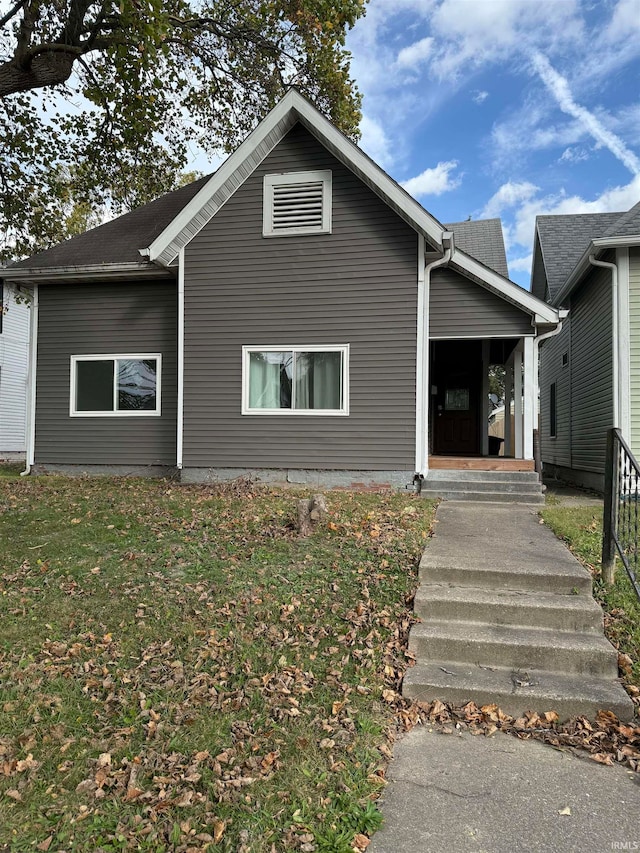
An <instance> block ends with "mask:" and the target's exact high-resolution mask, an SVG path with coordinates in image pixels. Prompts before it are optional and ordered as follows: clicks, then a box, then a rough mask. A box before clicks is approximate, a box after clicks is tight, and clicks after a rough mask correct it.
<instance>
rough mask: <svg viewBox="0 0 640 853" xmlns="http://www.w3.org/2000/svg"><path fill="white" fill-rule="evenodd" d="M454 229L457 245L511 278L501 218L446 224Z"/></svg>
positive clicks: (448, 227)
mask: <svg viewBox="0 0 640 853" xmlns="http://www.w3.org/2000/svg"><path fill="white" fill-rule="evenodd" d="M444 227H445V228H446V229H447V230H448V231H453V233H454V235H455V241H456V245H457V246H458V247H459V248H460V249H462V251H463V252H466V254H467V255H471V257H473V258H476V259H477V260H478V261H480V263H481V264H484V265H485V266H486V267H489V268H490V269H492V270H495V271H496V272H497V273H500V275H503V276H504V277H505V278H509V268H508V267H507V253H506V251H505V248H504V235H503V233H502V222H501V221H500V219H470V220H466V221H465V222H450V223H448V224H446V225H445V226H444Z"/></svg>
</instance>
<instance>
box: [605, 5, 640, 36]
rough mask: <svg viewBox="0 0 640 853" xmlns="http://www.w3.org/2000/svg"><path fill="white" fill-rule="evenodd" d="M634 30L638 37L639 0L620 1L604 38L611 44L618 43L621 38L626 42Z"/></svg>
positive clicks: (639, 26)
mask: <svg viewBox="0 0 640 853" xmlns="http://www.w3.org/2000/svg"><path fill="white" fill-rule="evenodd" d="M634 30H635V31H636V32H635V35H636V37H637V35H638V34H640V4H639V3H638V0H619V3H618V5H617V6H616V8H615V9H614V10H613V15H612V16H611V21H610V22H609V25H608V26H607V28H606V29H605V31H604V37H605V39H606V40H607V41H609V42H617V41H618V40H619V39H620V38H623V39H624V40H625V41H626V40H627V39H628V38H629V35H630V34H633V33H634Z"/></svg>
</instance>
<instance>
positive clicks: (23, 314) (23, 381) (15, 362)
mask: <svg viewBox="0 0 640 853" xmlns="http://www.w3.org/2000/svg"><path fill="white" fill-rule="evenodd" d="M15 297H16V294H15V292H14V289H13V288H12V287H10V286H9V285H7V284H3V283H2V280H1V279H0V460H13V459H24V455H25V448H26V443H25V442H26V402H27V353H28V340H29V309H28V307H27V305H26V303H25V301H16V298H15Z"/></svg>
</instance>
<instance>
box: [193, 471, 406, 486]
mask: <svg viewBox="0 0 640 853" xmlns="http://www.w3.org/2000/svg"><path fill="white" fill-rule="evenodd" d="M238 477H251V478H252V479H254V480H257V481H258V482H261V483H273V484H278V483H286V484H288V485H300V486H323V487H326V488H330V489H335V488H343V489H359V488H363V487H364V488H367V487H375V486H377V487H380V488H389V489H404V488H405V487H408V488H413V484H412V480H413V471H314V470H303V469H300V470H297V469H289V470H282V469H273V470H271V469H264V468H260V469H255V470H247V469H246V468H183V469H182V471H181V473H180V480H181V482H183V483H224V482H228V481H229V480H235V479H237V478H238Z"/></svg>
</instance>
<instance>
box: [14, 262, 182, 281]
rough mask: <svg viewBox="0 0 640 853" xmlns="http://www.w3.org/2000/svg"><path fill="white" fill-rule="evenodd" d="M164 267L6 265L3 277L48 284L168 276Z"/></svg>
mask: <svg viewBox="0 0 640 853" xmlns="http://www.w3.org/2000/svg"><path fill="white" fill-rule="evenodd" d="M166 276H167V271H166V270H165V268H164V267H159V266H156V265H155V264H150V263H134V264H86V265H83V266H66V267H55V268H53V269H51V268H48V267H44V268H33V267H32V268H27V267H17V268H14V267H6V268H4V269H3V270H2V278H3V279H5V280H6V281H16V282H25V283H27V284H37V283H41V284H46V283H48V282H51V283H53V282H56V281H75V280H79V281H80V280H81V281H84V282H88V281H101V280H109V279H114V278H127V279H132V278H135V279H137V278H149V277H153V278H159V277H166Z"/></svg>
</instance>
